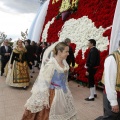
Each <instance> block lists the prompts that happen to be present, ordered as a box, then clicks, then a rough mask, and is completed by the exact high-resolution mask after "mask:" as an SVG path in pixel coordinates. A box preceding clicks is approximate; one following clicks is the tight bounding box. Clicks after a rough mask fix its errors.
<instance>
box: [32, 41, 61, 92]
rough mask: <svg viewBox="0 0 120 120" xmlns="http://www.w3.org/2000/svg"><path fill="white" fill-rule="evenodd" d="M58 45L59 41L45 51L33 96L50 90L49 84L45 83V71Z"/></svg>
mask: <svg viewBox="0 0 120 120" xmlns="http://www.w3.org/2000/svg"><path fill="white" fill-rule="evenodd" d="M58 43H59V41H57V42H55V43H54V44H52V45H51V46H49V47H48V48H47V49H46V50H45V52H44V55H43V59H42V64H41V69H40V72H39V75H38V76H37V79H36V81H35V83H34V85H33V88H32V90H31V92H32V94H35V93H38V92H39V91H41V92H42V91H45V90H46V89H48V88H47V87H48V86H47V85H46V84H47V83H45V81H44V76H43V71H44V69H45V65H46V63H48V62H49V61H50V59H51V58H52V57H54V55H53V52H52V51H53V49H54V48H55V46H56V45H57V44H58Z"/></svg>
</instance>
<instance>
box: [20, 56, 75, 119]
mask: <svg viewBox="0 0 120 120" xmlns="http://www.w3.org/2000/svg"><path fill="white" fill-rule="evenodd" d="M63 64H64V68H61V67H60V66H59V64H58V63H57V61H56V59H55V58H51V59H50V60H49V62H48V63H47V64H46V65H45V66H44V68H43V69H42V70H41V71H40V73H39V75H38V78H37V81H36V82H35V84H34V86H33V88H32V96H31V97H30V98H29V99H28V100H27V103H26V104H25V107H26V110H25V112H24V115H23V117H22V120H77V117H76V110H75V107H74V103H73V97H72V94H71V92H70V90H69V87H68V83H67V77H68V70H69V66H68V64H67V62H66V61H63ZM47 105H48V106H49V108H47V109H46V106H47Z"/></svg>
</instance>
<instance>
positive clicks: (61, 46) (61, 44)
mask: <svg viewBox="0 0 120 120" xmlns="http://www.w3.org/2000/svg"><path fill="white" fill-rule="evenodd" d="M66 46H68V45H67V44H66V43H65V42H59V43H58V44H57V45H56V46H55V48H54V49H53V53H54V55H57V54H58V51H61V52H63V50H64V49H65V47H66Z"/></svg>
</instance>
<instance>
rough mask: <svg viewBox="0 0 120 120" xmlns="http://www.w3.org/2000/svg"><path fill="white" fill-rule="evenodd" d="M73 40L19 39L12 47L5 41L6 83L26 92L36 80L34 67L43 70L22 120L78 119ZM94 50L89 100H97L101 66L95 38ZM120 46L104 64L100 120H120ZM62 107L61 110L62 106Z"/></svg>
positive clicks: (88, 64) (88, 65) (2, 51)
mask: <svg viewBox="0 0 120 120" xmlns="http://www.w3.org/2000/svg"><path fill="white" fill-rule="evenodd" d="M70 43H71V40H70V39H69V38H66V39H65V40H64V41H63V42H59V41H58V42H55V43H52V44H51V45H48V44H47V42H43V43H40V42H39V43H37V44H36V43H35V42H34V41H32V42H31V40H29V39H28V40H25V41H22V40H20V39H19V40H17V42H15V43H14V44H13V46H12V47H10V46H9V45H8V40H5V41H4V43H3V46H1V47H0V55H1V76H3V74H5V75H6V84H8V85H9V86H13V87H22V88H24V89H26V88H27V87H28V86H29V83H30V79H31V78H32V77H33V76H32V73H34V72H35V71H34V67H37V68H38V70H40V71H39V74H38V77H37V79H36V81H35V83H34V85H33V87H32V91H31V92H32V95H31V97H30V98H29V99H28V100H27V102H26V104H25V107H26V109H25V112H24V114H23V116H22V120H77V116H76V110H75V106H74V102H73V101H74V100H73V97H72V94H71V92H70V90H69V86H68V79H69V73H70V67H71V71H72V72H73V71H74V66H75V57H74V53H73V50H72V48H71V46H70ZM88 47H89V49H90V51H89V54H88V57H87V60H86V64H85V69H86V72H85V75H86V77H87V78H88V86H89V88H90V96H89V97H87V98H85V100H86V101H94V100H95V98H96V97H97V93H96V86H95V80H94V76H95V73H96V72H97V68H98V67H99V65H100V52H99V50H98V49H97V48H96V41H95V40H94V39H90V40H88ZM119 61H120V43H119V48H118V49H117V50H116V51H115V52H113V54H111V55H109V56H108V57H107V58H106V60H105V63H104V75H103V78H104V80H103V84H104V85H105V88H104V95H103V98H104V100H103V103H104V104H103V107H104V116H100V117H98V118H96V120H120V110H119V107H120V70H119V68H120V65H119ZM59 106H61V107H59Z"/></svg>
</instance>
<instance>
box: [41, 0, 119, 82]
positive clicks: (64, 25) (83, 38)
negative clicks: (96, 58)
mask: <svg viewBox="0 0 120 120" xmlns="http://www.w3.org/2000/svg"><path fill="white" fill-rule="evenodd" d="M61 3H62V0H57V1H53V0H50V3H49V6H48V11H47V15H46V19H45V23H44V27H43V32H42V35H41V36H42V37H41V40H44V41H47V42H50V43H52V42H55V41H63V40H64V39H65V38H70V39H71V41H72V44H71V46H72V48H73V49H74V52H75V57H76V64H78V66H77V67H76V68H75V74H77V80H80V81H82V82H87V78H86V76H85V71H86V69H85V68H84V65H85V62H86V58H87V54H88V52H89V49H88V47H87V43H88V40H89V39H91V38H92V39H95V40H96V42H97V45H96V47H97V48H98V49H99V50H100V66H99V68H98V70H97V73H96V75H95V80H96V83H98V81H100V80H101V78H102V74H103V64H104V60H105V58H106V56H107V55H108V51H109V49H108V48H109V40H110V34H111V29H112V22H113V17H114V12H115V7H116V3H117V0H91V1H90V0H79V1H77V10H76V11H73V12H72V10H70V9H69V10H68V11H70V14H69V16H68V17H67V18H66V19H65V20H63V19H62V17H59V18H58V19H56V16H57V15H58V14H59V9H60V6H61ZM70 3H72V1H71V2H70Z"/></svg>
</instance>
